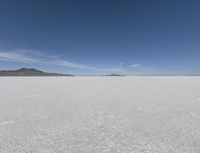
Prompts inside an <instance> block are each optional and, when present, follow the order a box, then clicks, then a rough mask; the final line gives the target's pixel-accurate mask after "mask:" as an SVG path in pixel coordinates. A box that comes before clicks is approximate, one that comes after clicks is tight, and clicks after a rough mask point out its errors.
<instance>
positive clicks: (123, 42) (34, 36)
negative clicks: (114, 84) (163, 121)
mask: <svg viewBox="0 0 200 153" xmlns="http://www.w3.org/2000/svg"><path fill="white" fill-rule="evenodd" d="M199 8H200V1H197V0H151V1H150V0H101V1H100V0H99V1H97V0H84V1H83V0H42V1H41V0H1V1H0V69H16V68H20V67H34V68H38V69H41V70H45V71H50V72H62V73H74V74H109V73H122V74H130V75H132V74H133V75H134V74H177V75H179V74H181V75H182V74H200V28H199V27H200V19H199V17H200V9H199Z"/></svg>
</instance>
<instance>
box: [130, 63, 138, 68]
mask: <svg viewBox="0 0 200 153" xmlns="http://www.w3.org/2000/svg"><path fill="white" fill-rule="evenodd" d="M140 66H141V64H133V65H130V67H131V68H137V67H140Z"/></svg>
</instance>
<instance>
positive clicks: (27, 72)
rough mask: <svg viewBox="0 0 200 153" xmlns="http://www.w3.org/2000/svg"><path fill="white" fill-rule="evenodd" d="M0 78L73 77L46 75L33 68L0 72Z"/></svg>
mask: <svg viewBox="0 0 200 153" xmlns="http://www.w3.org/2000/svg"><path fill="white" fill-rule="evenodd" d="M0 76H73V75H71V74H60V73H48V72H43V71H40V70H37V69H33V68H21V69H17V70H0Z"/></svg>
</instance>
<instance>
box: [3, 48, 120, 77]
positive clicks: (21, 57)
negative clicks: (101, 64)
mask: <svg viewBox="0 0 200 153" xmlns="http://www.w3.org/2000/svg"><path fill="white" fill-rule="evenodd" d="M0 61H6V62H17V63H25V64H43V65H56V66H62V67H66V68H74V69H82V70H91V71H99V72H108V73H109V72H110V73H112V72H123V71H124V69H122V68H121V66H120V67H111V68H97V67H92V66H88V65H83V64H79V63H75V62H71V61H68V60H64V59H62V58H61V57H60V56H58V55H50V56H45V55H43V54H41V53H40V52H37V51H33V50H12V51H0ZM120 65H121V64H120Z"/></svg>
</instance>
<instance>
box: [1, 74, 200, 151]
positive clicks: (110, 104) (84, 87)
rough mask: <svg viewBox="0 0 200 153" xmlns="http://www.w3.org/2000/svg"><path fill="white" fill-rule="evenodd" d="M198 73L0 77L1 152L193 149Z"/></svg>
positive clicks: (198, 145)
mask: <svg viewBox="0 0 200 153" xmlns="http://www.w3.org/2000/svg"><path fill="white" fill-rule="evenodd" d="M199 93H200V77H33V78H31V77H27V78H26V77H22V78H20V77H16V78H15V77H12V78H6V77H5V78H3V77H2V78H0V98H1V99H0V152H1V153H11V152H15V153H80V152H81V153H199V152H200V98H199V97H200V94H199Z"/></svg>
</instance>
